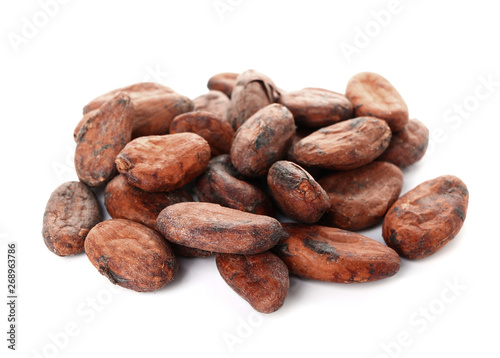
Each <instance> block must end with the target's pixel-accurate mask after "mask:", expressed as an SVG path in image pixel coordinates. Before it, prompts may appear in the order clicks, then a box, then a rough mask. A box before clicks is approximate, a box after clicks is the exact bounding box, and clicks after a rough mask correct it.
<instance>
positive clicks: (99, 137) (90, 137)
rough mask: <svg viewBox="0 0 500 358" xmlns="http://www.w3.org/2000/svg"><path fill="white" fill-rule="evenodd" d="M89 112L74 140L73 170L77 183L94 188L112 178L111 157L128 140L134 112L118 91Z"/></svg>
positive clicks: (126, 98) (129, 103) (113, 159)
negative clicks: (89, 115)
mask: <svg viewBox="0 0 500 358" xmlns="http://www.w3.org/2000/svg"><path fill="white" fill-rule="evenodd" d="M93 113H94V115H93V116H91V117H90V118H88V120H87V121H86V122H85V123H83V125H82V127H81V128H80V131H79V132H78V135H77V137H76V143H77V144H76V151H75V169H76V173H77V175H78V178H79V179H80V181H82V182H83V183H85V184H87V185H88V186H91V187H96V186H100V185H103V184H105V183H106V182H108V181H109V180H111V178H113V177H114V176H115V175H116V167H115V158H116V155H117V154H118V153H120V151H121V150H122V149H123V148H124V147H125V145H126V144H127V143H128V142H130V140H131V139H132V138H131V128H132V127H131V126H132V120H133V118H134V116H135V112H134V107H133V105H132V103H131V101H130V97H129V96H128V95H126V94H125V93H123V92H120V93H118V94H117V95H116V96H114V97H113V98H111V99H110V100H109V101H108V102H106V103H104V104H103V105H102V107H100V108H99V109H98V110H97V111H95V112H93Z"/></svg>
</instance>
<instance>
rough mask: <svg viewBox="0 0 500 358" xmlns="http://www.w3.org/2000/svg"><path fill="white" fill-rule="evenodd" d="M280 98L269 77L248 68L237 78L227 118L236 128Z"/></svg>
mask: <svg viewBox="0 0 500 358" xmlns="http://www.w3.org/2000/svg"><path fill="white" fill-rule="evenodd" d="M278 99H279V92H278V90H277V87H276V85H275V84H274V82H273V81H272V80H271V79H270V78H269V77H267V76H266V75H264V74H262V73H259V72H257V71H254V70H247V71H245V72H243V73H242V74H240V75H239V76H238V78H237V80H236V85H235V87H234V89H233V92H232V95H231V106H230V107H229V110H228V115H227V119H228V121H229V123H231V125H232V126H233V128H234V129H235V130H236V129H238V128H239V127H241V125H242V124H243V123H245V121H246V120H247V119H248V118H250V117H251V116H252V115H254V114H255V113H256V112H257V111H259V110H260V109H262V108H264V107H266V106H268V105H270V104H272V103H274V102H276V101H277V100H278Z"/></svg>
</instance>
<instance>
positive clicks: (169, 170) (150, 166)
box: [116, 133, 210, 192]
mask: <svg viewBox="0 0 500 358" xmlns="http://www.w3.org/2000/svg"><path fill="white" fill-rule="evenodd" d="M209 160H210V146H209V145H208V143H207V141H206V140H205V139H203V138H202V137H200V136H199V135H197V134H194V133H178V134H167V135H163V136H147V137H140V138H136V139H134V140H133V141H131V142H130V143H128V144H127V145H126V146H125V148H123V150H122V151H121V152H120V153H119V154H118V156H117V157H116V166H117V168H118V171H119V172H120V173H121V174H123V176H124V177H125V179H127V181H128V182H129V183H130V184H131V185H134V186H135V187H137V188H139V189H142V190H145V191H152V192H157V191H169V190H174V189H178V188H180V187H182V186H184V185H185V184H187V183H189V182H190V181H191V180H193V179H195V178H196V177H197V176H198V175H200V174H201V173H203V171H204V170H205V168H206V167H207V165H208V162H209Z"/></svg>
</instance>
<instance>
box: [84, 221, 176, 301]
mask: <svg viewBox="0 0 500 358" xmlns="http://www.w3.org/2000/svg"><path fill="white" fill-rule="evenodd" d="M85 252H86V253H87V257H88V258H89V260H90V262H91V263H92V265H94V266H95V267H96V268H97V270H99V273H101V274H102V275H104V276H106V277H107V278H108V279H109V280H110V281H111V282H112V283H113V284H116V285H119V286H121V287H124V288H128V289H131V290H134V291H138V292H151V291H156V290H159V289H160V288H162V287H164V286H165V285H166V284H167V283H169V282H170V281H172V280H173V279H174V277H175V275H176V273H177V270H178V267H179V265H178V262H177V259H176V258H175V256H174V254H173V253H172V249H171V248H170V246H169V244H168V243H167V241H166V240H165V239H164V238H163V237H161V235H160V234H158V233H157V232H156V231H154V230H153V229H150V228H148V227H147V226H144V225H142V224H139V223H136V222H133V221H130V220H125V219H111V220H107V221H103V222H101V223H100V224H98V225H96V226H95V227H94V228H93V229H92V230H91V231H90V232H89V234H88V236H87V239H86V240H85Z"/></svg>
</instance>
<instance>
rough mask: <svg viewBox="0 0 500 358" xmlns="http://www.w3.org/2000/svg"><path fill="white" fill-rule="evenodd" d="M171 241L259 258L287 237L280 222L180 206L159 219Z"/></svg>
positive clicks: (209, 207)
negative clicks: (284, 236) (284, 235)
mask: <svg viewBox="0 0 500 358" xmlns="http://www.w3.org/2000/svg"><path fill="white" fill-rule="evenodd" d="M157 224H158V228H159V230H160V232H161V233H162V234H163V235H164V236H165V238H166V239H167V240H169V241H172V242H174V243H176V244H180V245H184V246H188V247H194V248H198V249H202V250H206V251H213V252H222V253H228V254H257V253H261V252H264V251H266V250H269V249H270V248H271V247H273V246H274V245H275V244H276V242H278V240H279V239H280V238H281V236H282V235H283V229H282V228H281V224H280V223H279V221H278V220H276V219H274V218H272V217H269V216H264V215H256V214H251V213H247V212H244V211H240V210H236V209H230V208H226V207H223V206H220V205H218V204H212V203H200V202H193V203H179V204H174V205H170V206H168V207H166V208H165V209H163V211H162V212H161V213H160V215H159V216H158V219H157Z"/></svg>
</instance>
